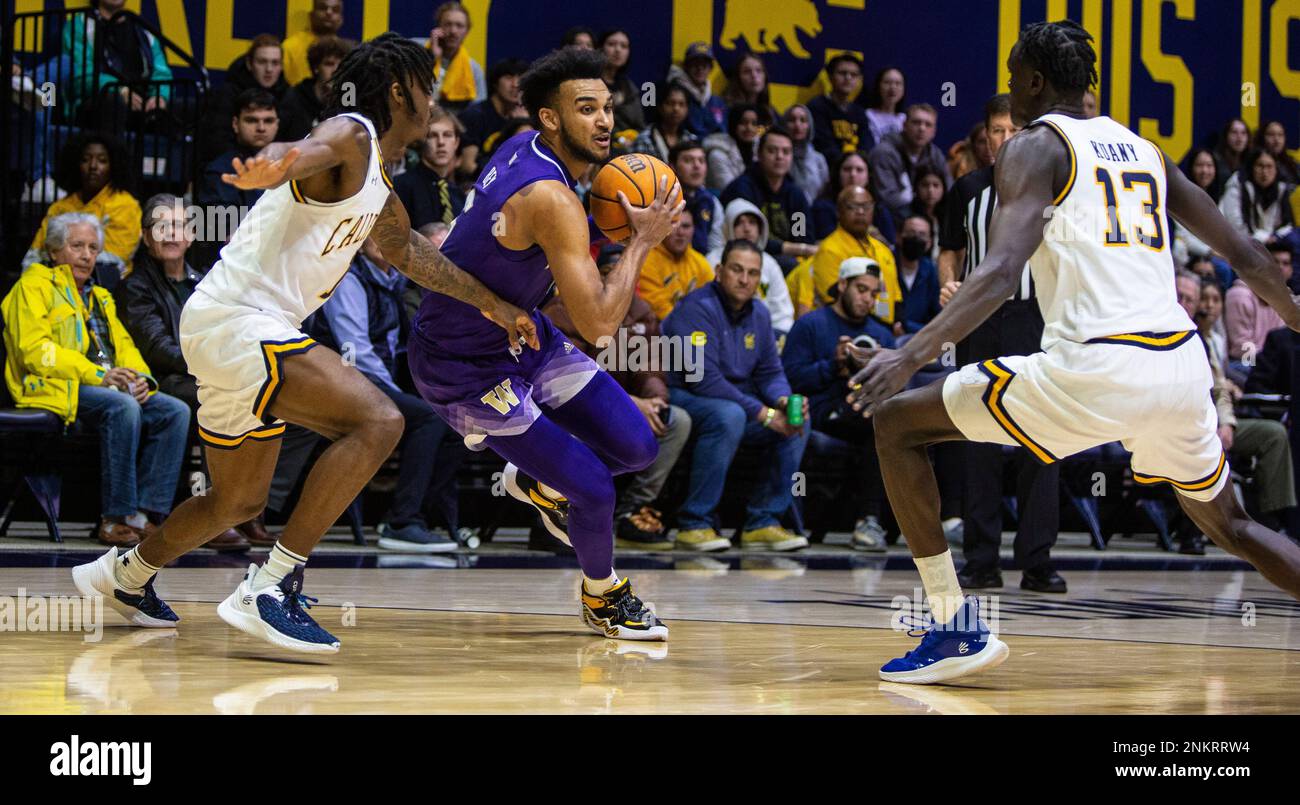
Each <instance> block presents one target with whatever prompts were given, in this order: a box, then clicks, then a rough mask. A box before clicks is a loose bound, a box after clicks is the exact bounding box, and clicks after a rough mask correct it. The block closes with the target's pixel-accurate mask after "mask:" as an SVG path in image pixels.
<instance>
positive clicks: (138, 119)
mask: <svg viewBox="0 0 1300 805" xmlns="http://www.w3.org/2000/svg"><path fill="white" fill-rule="evenodd" d="M122 17H126V18H129V19H130V21H131V22H133V23H134V24H136V25H138V26H140V27H141V28H142V29H144V30H145V31H148V32H149V33H150V34H151V35H152V36H154V37H155V38H156V39H157V41H158V43H159V45H160V46H161V48H162V51H163V53H164V56H165V57H166V58H167V60H168V63H169V65H170V66H171V69H172V77H171V78H170V79H169V80H151V81H141V82H134V83H128V82H127V81H125V80H124V79H123V78H122V77H121V76H119V75H116V74H115V73H114V72H113V71H112V70H111V69H110V68H109V67H108V66H107V65H106V62H105V58H104V39H105V37H103V36H98V35H96V36H94V37H93V47H87V46H86V44H87V43H86V42H85V39H86V38H87V37H88V34H87V33H86V32H87V31H88V30H89V29H90V28H91V27H92V26H93V27H94V29H95V30H96V31H99V30H101V29H102V26H104V25H111V24H114V23H115V22H116V21H118V20H119V19H120V18H122ZM0 58H2V59H3V62H4V64H5V65H17V66H18V68H19V70H20V71H21V75H14V76H12V77H11V87H10V89H9V91H6V92H4V93H2V94H0V118H2V119H3V124H2V125H0V154H3V155H4V162H3V164H4V169H3V177H2V181H0V259H2V260H3V263H0V276H3V275H5V274H10V275H13V274H16V273H17V271H18V267H19V261H20V259H21V257H22V254H23V252H24V251H26V248H27V245H28V244H29V243H30V242H31V238H32V236H33V235H34V233H35V232H36V229H37V228H38V227H39V226H40V222H41V220H42V219H43V218H44V216H45V211H46V209H47V208H48V207H49V205H50V203H51V202H53V201H54V200H55V199H56V198H57V197H58V194H59V191H58V190H57V189H56V187H55V183H54V178H53V177H54V176H55V171H56V169H57V164H58V158H59V152H60V150H61V149H62V148H63V146H64V144H65V143H66V142H67V141H68V139H69V138H71V137H73V136H74V135H76V134H77V133H79V132H81V131H86V130H95V131H101V132H103V133H107V134H112V135H113V136H114V137H116V138H117V139H119V140H120V141H121V142H122V144H123V146H124V147H125V148H126V151H127V154H128V156H129V158H130V161H131V168H132V173H133V174H134V175H135V177H136V179H137V184H136V186H135V187H134V188H133V190H134V191H135V192H136V193H137V194H138V197H139V198H141V199H144V198H146V197H148V196H149V195H151V194H152V193H156V192H161V191H164V190H166V191H168V192H173V193H177V194H178V195H180V194H183V193H184V192H185V191H186V190H187V189H188V187H189V186H190V185H191V184H192V183H193V182H194V181H195V180H196V179H198V178H199V177H201V175H202V170H203V166H202V165H201V164H198V160H197V156H198V151H197V148H196V138H197V136H198V133H199V123H200V121H201V120H202V118H203V114H204V111H205V108H206V103H207V96H208V91H209V81H208V73H207V70H206V69H205V68H204V67H203V65H202V64H200V63H199V62H198V61H197V60H196V59H195V58H194V57H193V55H191V54H189V53H187V52H185V51H184V50H182V49H181V48H180V47H179V46H177V45H176V44H175V43H174V42H172V41H171V40H170V39H168V38H167V37H166V36H164V35H163V34H162V32H161V31H159V30H158V29H157V27H156V26H154V25H153V24H152V23H150V22H148V21H147V20H145V19H143V18H141V17H140V16H139V15H137V14H134V13H132V12H130V11H126V10H121V11H118V12H117V13H115V14H114V15H113V16H112V17H111V18H110V19H108V20H104V19H101V18H100V17H99V16H98V12H97V11H96V10H94V9H76V10H62V11H60V10H54V11H31V12H22V13H18V14H14V15H12V19H8V20H3V21H0ZM6 69H11V68H8V67H6ZM132 94H134V96H135V98H138V99H139V103H138V107H139V108H135V107H136V104H135V102H134V99H133V98H132ZM158 99H164V101H163V102H161V103H160V102H159V100H158ZM146 107H149V109H148V110H147V111H146ZM6 284H7V283H0V286H3V285H6Z"/></svg>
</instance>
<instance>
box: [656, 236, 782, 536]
mask: <svg viewBox="0 0 1300 805" xmlns="http://www.w3.org/2000/svg"><path fill="white" fill-rule="evenodd" d="M762 271H763V252H762V249H760V248H759V247H758V246H756V245H755V244H753V243H750V242H749V241H739V240H738V241H731V242H730V243H728V244H727V245H726V246H725V247H723V252H722V263H721V265H720V267H719V269H718V278H717V279H716V280H715V281H714V282H711V283H709V284H708V285H706V286H705V287H703V288H700V289H698V290H696V291H694V292H692V293H691V294H690V295H688V296H687V297H686V298H685V299H683V300H682V301H681V304H679V305H678V306H677V308H676V309H675V310H674V311H673V313H672V315H670V316H669V317H668V319H667V320H666V321H664V324H663V331H664V334H666V335H668V336H672V337H675V338H677V339H681V341H682V343H689V344H691V345H693V346H694V347H695V348H696V349H695V350H694V352H695V354H697V355H700V354H701V353H702V355H701V357H702V361H701V364H702V370H697V372H696V373H694V374H695V376H694V377H692V376H690V375H688V373H687V372H684V371H673V372H670V373H669V375H668V385H669V387H670V389H671V391H670V394H671V397H670V399H671V401H672V404H673V405H675V406H678V407H680V408H684V409H686V412H687V413H688V414H690V417H691V427H692V429H693V430H694V432H695V433H696V434H697V436H696V444H695V451H694V453H693V454H692V456H691V476H690V484H689V491H688V492H687V496H686V502H685V503H683V504H682V506H681V508H680V509H679V510H678V512H677V525H678V528H679V530H678V533H677V547H678V548H685V549H688V550H700V551H711V550H724V549H726V548H727V546H728V540H727V539H726V538H724V537H721V536H719V534H718V532H717V530H716V529H715V523H714V510H715V509H716V508H717V505H718V501H719V500H720V499H721V497H722V490H723V485H724V483H725V481H726V477H727V468H728V467H729V466H730V465H731V461H732V459H733V458H734V457H735V455H736V450H737V448H739V447H740V445H741V444H751V445H756V446H759V447H763V448H765V451H764V457H763V459H762V464H761V465H760V466H761V467H762V470H763V473H762V476H763V477H762V480H761V481H759V482H758V484H757V486H756V487H755V489H754V490H753V492H752V493H751V494H750V495H749V506H748V513H747V516H746V518H745V524H744V530H743V531H742V533H741V544H742V545H743V546H744V547H746V548H765V549H767V550H773V551H792V550H797V549H799V548H803V547H805V546H806V545H807V544H808V540H807V539H806V538H805V537H802V536H799V535H797V534H793V533H791V532H790V531H788V530H786V529H785V528H783V527H782V526H781V525H780V522H779V521H780V518H781V517H782V516H783V515H784V514H785V513H786V511H787V510H788V509H789V508H790V504H791V502H792V495H791V482H790V478H791V477H792V476H793V475H794V473H795V472H796V471H798V469H799V462H800V461H801V460H802V458H803V451H804V448H805V447H806V446H807V444H808V429H807V427H806V426H803V425H801V426H798V427H795V426H793V425H791V424H790V422H789V420H788V419H786V413H785V412H786V404H787V401H788V398H789V396H790V384H789V383H788V382H786V378H785V372H784V370H783V369H782V368H781V358H780V356H779V355H777V349H776V338H775V337H774V336H773V334H772V325H771V320H770V318H769V317H768V311H767V306H766V305H764V304H763V303H762V302H761V301H758V300H756V299H755V298H754V295H755V294H756V293H757V291H758V285H759V283H760V282H761V278H762ZM807 408H808V403H807V401H806V400H805V401H804V417H805V419H806V418H807V416H808V410H807Z"/></svg>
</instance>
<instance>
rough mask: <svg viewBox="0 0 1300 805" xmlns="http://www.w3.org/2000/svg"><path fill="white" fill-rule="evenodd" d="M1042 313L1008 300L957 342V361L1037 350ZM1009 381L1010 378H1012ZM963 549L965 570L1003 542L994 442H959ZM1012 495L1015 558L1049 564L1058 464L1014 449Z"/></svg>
mask: <svg viewBox="0 0 1300 805" xmlns="http://www.w3.org/2000/svg"><path fill="white" fill-rule="evenodd" d="M1042 337H1043V316H1042V313H1040V312H1039V309H1038V303H1037V302H1035V301H1033V300H1030V301H1023V302H1022V301H1011V302H1007V303H1006V304H1004V305H1003V306H1002V307H1001V308H999V309H998V311H997V312H996V313H994V314H993V315H992V316H990V317H989V319H988V321H986V322H984V323H983V324H981V325H980V326H979V328H978V329H976V330H975V332H973V333H971V334H970V337H969V338H967V339H966V340H965V341H963V342H962V343H961V344H959V345H958V346H957V361H958V364H959V365H962V366H965V365H966V364H968V363H973V362H975V361H982V360H988V359H990V358H997V357H1001V356H1003V355H1030V354H1032V353H1035V352H1038V351H1039V350H1040V349H1041V346H1040V344H1041V341H1042ZM1013 382H1014V381H1013ZM961 447H962V453H963V462H962V464H963V467H962V470H963V473H962V474H963V476H964V482H963V484H962V520H963V521H964V527H965V536H964V538H963V541H962V553H963V554H965V557H966V566H965V568H964V570H966V571H991V570H996V569H997V568H998V549H999V548H1000V547H1001V545H1002V478H1003V468H1004V463H1003V462H1004V459H1005V458H1006V456H1005V455H1004V448H1003V446H1002V445H997V444H984V443H980V442H964V443H962V444H961ZM1012 460H1013V461H1015V462H1016V465H1017V473H1016V499H1017V501H1018V510H1019V514H1020V523H1019V526H1018V527H1017V529H1016V541H1015V562H1016V567H1018V568H1020V569H1022V570H1029V569H1031V568H1032V569H1045V568H1048V567H1050V566H1051V550H1052V546H1053V545H1054V544H1056V535H1057V531H1058V530H1059V529H1060V520H1061V511H1060V478H1061V472H1060V465H1059V464H1050V465H1045V464H1042V463H1041V462H1039V461H1038V459H1037V458H1035V457H1034V456H1033V455H1032V454H1031V453H1030V452H1029V451H1028V450H1025V449H1023V448H1016V450H1015V452H1014V456H1013V458H1012Z"/></svg>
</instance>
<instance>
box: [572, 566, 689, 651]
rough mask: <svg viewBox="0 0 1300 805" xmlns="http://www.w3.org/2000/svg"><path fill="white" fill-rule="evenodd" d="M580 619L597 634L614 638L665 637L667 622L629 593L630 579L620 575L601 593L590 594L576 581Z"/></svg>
mask: <svg viewBox="0 0 1300 805" xmlns="http://www.w3.org/2000/svg"><path fill="white" fill-rule="evenodd" d="M578 593H579V596H580V597H581V598H582V622H583V623H585V624H587V626H588V627H589V628H590V629H591V630H592V631H593V632H595V633H596V634H598V635H602V636H604V637H612V638H614V639H616V640H667V639H668V624H666V623H664V622H663V621H661V620H659V619H658V618H657V617H655V613H654V612H653V611H652V610H651V609H650V608H648V607H647V606H646V605H645V604H644V603H642V602H641V599H640V598H637V597H636V596H635V595H633V594H632V582H631V580H630V579H623V580H622V581H620V582H619V583H618V584H615V585H614V586H613V587H611V588H610V589H609V590H608V591H607V592H606V593H605V594H604V595H592V594H591V593H589V592H587V590H586V588H584V587H582V586H581V583H579V587H578Z"/></svg>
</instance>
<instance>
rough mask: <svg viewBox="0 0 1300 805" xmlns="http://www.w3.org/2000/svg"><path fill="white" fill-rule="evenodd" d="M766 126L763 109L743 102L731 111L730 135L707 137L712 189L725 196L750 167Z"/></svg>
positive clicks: (727, 132)
mask: <svg viewBox="0 0 1300 805" xmlns="http://www.w3.org/2000/svg"><path fill="white" fill-rule="evenodd" d="M765 125H766V123H765V121H764V118H763V110H762V109H761V108H760V107H758V106H755V105H754V104H752V103H740V104H736V105H735V106H733V107H731V109H730V110H729V111H728V112H727V130H726V132H715V133H713V134H710V135H709V136H707V137H705V138H704V148H705V150H706V151H707V152H708V155H709V189H710V190H713V191H714V192H717V193H721V192H722V191H723V190H724V189H726V187H727V185H729V184H731V183H732V182H733V181H735V180H736V178H737V177H738V176H740V175H741V174H743V173H744V172H745V171H746V170H747V169H748V168H749V166H750V165H751V164H752V163H753V162H754V157H755V154H756V151H757V148H756V147H755V146H756V145H757V142H758V138H759V136H760V135H761V134H762V131H763V128H764V126H765Z"/></svg>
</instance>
